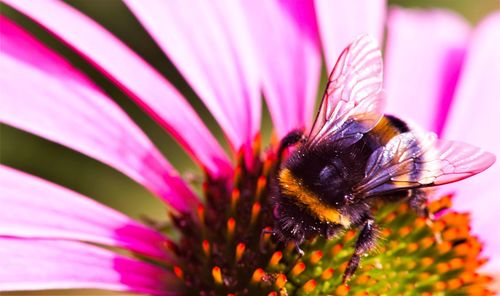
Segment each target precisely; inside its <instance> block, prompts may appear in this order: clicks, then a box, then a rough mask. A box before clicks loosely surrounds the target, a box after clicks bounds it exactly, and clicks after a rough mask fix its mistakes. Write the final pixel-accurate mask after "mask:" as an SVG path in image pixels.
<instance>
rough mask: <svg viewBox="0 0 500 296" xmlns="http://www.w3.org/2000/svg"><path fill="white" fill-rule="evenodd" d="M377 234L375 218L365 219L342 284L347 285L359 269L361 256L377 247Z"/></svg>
mask: <svg viewBox="0 0 500 296" xmlns="http://www.w3.org/2000/svg"><path fill="white" fill-rule="evenodd" d="M377 233H378V232H377V226H376V225H375V221H374V220H373V217H371V216H368V217H367V218H366V219H365V221H364V223H363V229H361V232H360V233H359V236H358V239H357V240H356V245H355V246H354V254H353V255H352V257H351V259H350V260H349V264H348V265H347V268H346V270H345V271H344V276H343V278H342V283H344V284H345V283H346V282H347V281H349V279H350V278H351V276H352V275H353V274H354V272H355V271H356V269H357V268H358V265H359V261H360V259H361V256H362V255H364V254H366V253H368V252H369V251H370V250H371V249H372V248H373V247H374V246H375V242H376V241H377V237H378V236H377Z"/></svg>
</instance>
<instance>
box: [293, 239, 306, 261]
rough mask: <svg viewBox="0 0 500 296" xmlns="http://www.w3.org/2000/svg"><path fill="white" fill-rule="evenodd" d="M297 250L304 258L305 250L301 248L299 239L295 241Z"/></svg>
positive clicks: (300, 256)
mask: <svg viewBox="0 0 500 296" xmlns="http://www.w3.org/2000/svg"><path fill="white" fill-rule="evenodd" d="M295 250H296V251H297V253H299V258H302V256H304V251H303V250H302V249H301V248H300V243H299V242H298V241H295ZM299 258H297V259H299Z"/></svg>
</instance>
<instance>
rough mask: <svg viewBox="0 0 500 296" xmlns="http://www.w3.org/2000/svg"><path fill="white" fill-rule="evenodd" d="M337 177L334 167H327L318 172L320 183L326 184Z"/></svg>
mask: <svg viewBox="0 0 500 296" xmlns="http://www.w3.org/2000/svg"><path fill="white" fill-rule="evenodd" d="M337 175H338V171H337V168H336V167H335V166H330V165H327V166H325V167H324V168H323V169H322V170H321V171H320V172H319V180H320V181H321V182H326V181H328V180H331V179H332V178H333V177H335V176H337Z"/></svg>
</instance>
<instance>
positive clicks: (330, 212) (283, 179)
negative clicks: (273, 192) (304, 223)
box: [279, 169, 350, 227]
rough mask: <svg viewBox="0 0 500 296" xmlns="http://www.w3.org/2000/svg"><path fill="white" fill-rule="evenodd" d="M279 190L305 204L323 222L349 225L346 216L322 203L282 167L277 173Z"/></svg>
mask: <svg viewBox="0 0 500 296" xmlns="http://www.w3.org/2000/svg"><path fill="white" fill-rule="evenodd" d="M279 182H280V187H281V190H282V192H283V193H284V194H286V195H288V196H291V197H293V198H295V202H296V203H298V204H299V205H301V206H305V207H306V208H307V209H308V210H309V211H310V212H311V213H312V214H313V215H315V216H316V217H317V218H318V219H319V220H321V221H323V222H332V223H336V224H341V225H343V226H344V227H348V226H349V225H350V221H349V219H348V218H347V217H345V216H342V215H341V214H340V213H339V211H337V209H335V208H332V207H331V206H329V205H327V204H325V203H323V202H322V201H321V199H319V197H318V196H316V195H315V194H314V193H313V192H311V191H310V190H308V189H307V188H305V187H304V185H303V184H302V182H301V181H300V180H299V179H298V178H296V177H295V176H294V175H293V174H292V172H291V171H290V170H289V169H282V170H281V171H280V174H279Z"/></svg>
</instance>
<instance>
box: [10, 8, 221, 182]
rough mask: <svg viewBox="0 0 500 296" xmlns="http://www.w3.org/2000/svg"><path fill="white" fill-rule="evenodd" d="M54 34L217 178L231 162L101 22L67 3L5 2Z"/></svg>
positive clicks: (186, 106)
mask: <svg viewBox="0 0 500 296" xmlns="http://www.w3.org/2000/svg"><path fill="white" fill-rule="evenodd" d="M4 2H6V3H8V4H9V5H11V6H12V7H14V8H16V9H18V10H19V11H21V12H22V13H24V14H26V15H28V16H29V17H31V18H33V19H34V20H35V21H36V22H38V23H39V24H41V25H42V26H44V27H45V28H46V29H47V30H49V31H51V32H52V33H53V34H55V35H56V36H57V37H59V38H61V39H62V40H63V41H64V42H67V43H68V44H69V45H70V46H71V47H73V48H74V49H75V50H77V51H78V52H80V53H81V54H82V55H83V56H84V57H85V58H87V59H88V60H89V61H90V62H92V63H93V64H94V65H95V66H96V67H97V68H98V69H100V70H101V71H103V72H104V73H105V74H106V75H108V76H109V77H110V78H111V79H112V80H113V81H115V82H116V83H117V85H118V86H119V87H121V88H122V89H123V90H124V91H126V92H127V93H128V94H129V95H130V97H131V98H132V99H134V100H135V101H136V103H137V104H138V105H140V106H141V107H142V108H143V109H145V111H146V112H147V113H149V114H150V115H151V117H153V118H154V119H155V120H156V121H158V122H159V124H161V125H162V126H163V127H164V128H166V129H167V130H168V131H169V132H170V133H172V135H173V136H174V137H175V138H176V139H177V140H178V141H179V142H180V143H181V145H183V146H184V147H185V148H186V149H187V150H188V152H189V153H191V154H192V155H193V156H194V157H195V158H196V159H197V160H198V161H199V162H200V163H201V164H202V165H203V166H204V167H205V168H206V169H207V170H208V171H209V172H210V173H211V174H213V175H215V176H218V175H220V174H224V173H227V171H228V170H229V160H228V159H227V156H226V154H225V153H224V151H223V149H222V148H221V147H220V145H219V144H218V143H217V141H216V140H215V139H214V138H213V136H212V135H211V134H210V132H209V131H208V130H207V128H206V127H205V126H204V124H203V123H202V121H201V120H200V118H199V117H198V116H197V115H196V113H195V111H194V110H193V109H192V108H191V106H190V105H189V104H188V103H187V102H186V101H185V100H184V98H182V96H181V95H180V94H179V92H178V91H177V90H175V88H174V87H173V86H172V85H171V84H170V83H168V81H166V80H165V79H164V78H163V77H162V76H161V75H160V74H159V73H158V72H157V71H155V70H154V69H153V68H152V67H151V66H149V65H148V64H147V63H146V62H144V60H142V59H141V58H140V57H139V56H137V55H136V54H135V53H134V52H133V51H131V50H130V49H129V48H128V47H127V46H126V45H125V44H123V43H122V42H121V41H120V40H118V39H117V38H116V37H114V36H113V35H112V34H110V33H109V32H108V31H106V30H105V29H104V28H102V27H101V26H100V25H99V24H97V23H96V22H94V21H93V20H91V19H90V18H88V17H86V16H85V15H83V14H81V13H80V12H79V11H77V10H75V9H73V8H72V7H71V6H69V5H67V4H65V3H63V2H62V1H55V0H48V1H22V0H21V1H19V0H6V1H4Z"/></svg>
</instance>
